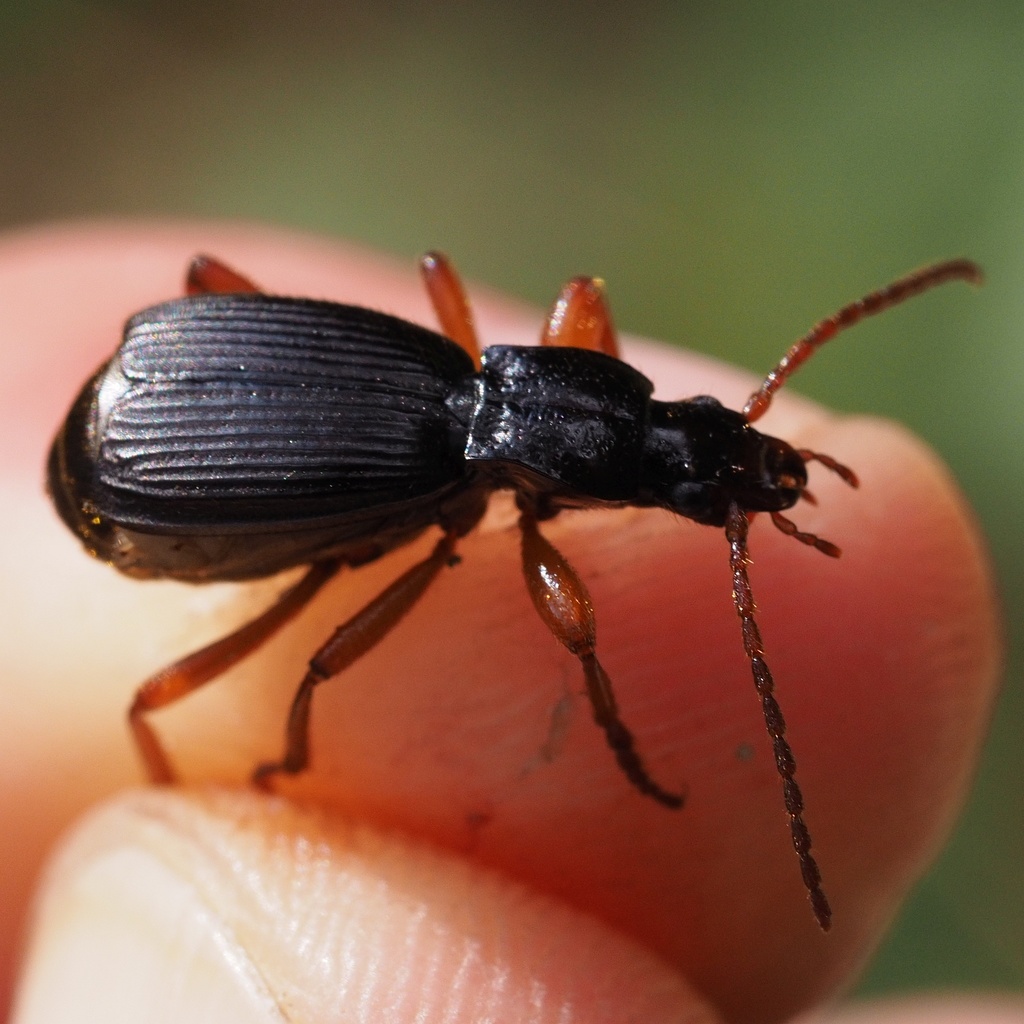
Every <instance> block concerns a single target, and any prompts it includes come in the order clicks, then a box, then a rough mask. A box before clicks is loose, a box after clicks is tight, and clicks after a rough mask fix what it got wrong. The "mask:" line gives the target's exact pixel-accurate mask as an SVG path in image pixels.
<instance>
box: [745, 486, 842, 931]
mask: <svg viewBox="0 0 1024 1024" xmlns="http://www.w3.org/2000/svg"><path fill="white" fill-rule="evenodd" d="M749 525H750V524H749V521H748V519H747V514H746V513H745V512H744V511H743V510H742V509H741V508H740V507H739V506H738V505H737V504H736V503H735V502H734V503H733V504H731V505H730V506H729V514H728V518H727V519H726V523H725V536H726V539H727V540H728V541H729V565H730V567H731V568H732V595H733V601H734V602H735V603H736V613H737V615H739V617H740V623H741V626H742V630H743V650H744V651H745V652H746V655H747V658H748V660H749V661H750V669H751V672H752V673H753V675H754V686H755V687H756V688H757V695H758V696H759V697H760V698H761V711H762V713H763V714H764V723H765V725H766V726H767V728H768V735H769V736H770V737H771V741H772V749H773V751H774V753H775V767H776V769H777V771H778V773H779V776H780V778H781V779H782V793H783V799H784V802H785V805H786V813H787V814H788V815H789V831H790V835H791V837H792V839H793V848H794V849H795V850H796V855H797V857H798V858H799V860H800V873H801V875H802V876H803V880H804V885H805V886H806V888H807V893H808V896H809V897H810V900H811V907H812V909H813V911H814V917H815V919H816V920H817V922H818V924H819V925H820V926H821V929H822V931H828V929H829V926H830V925H831V922H832V908H831V907H830V906H829V903H828V898H827V897H826V896H825V892H824V890H823V889H822V887H821V872H820V871H819V870H818V864H817V862H816V861H815V859H814V856H813V855H812V854H811V834H810V832H809V831H808V830H807V825H806V824H805V823H804V818H803V811H804V798H803V794H802V793H801V792H800V787H799V786H798V785H797V781H796V777H795V776H796V759H795V758H794V757H793V750H792V748H791V747H790V745H789V741H788V740H787V739H786V721H785V719H784V718H783V717H782V711H781V709H780V708H779V703H778V701H777V700H776V699H775V680H774V679H773V678H772V673H771V669H770V668H769V667H768V662H767V661H765V657H764V644H763V643H762V642H761V632H760V630H759V629H758V628H757V623H756V622H755V621H754V611H755V608H756V606H755V604H754V595H753V592H752V591H751V589H750V577H749V576H748V575H747V564H748V563H749V561H750V555H749V552H748V550H747V531H748V528H749Z"/></svg>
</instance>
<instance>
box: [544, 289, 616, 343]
mask: <svg viewBox="0 0 1024 1024" xmlns="http://www.w3.org/2000/svg"><path fill="white" fill-rule="evenodd" d="M540 343H541V344H542V345H562V346H566V347H568V348H588V349H591V350H592V351H594V352H604V354H605V355H609V356H614V357H615V358H616V359H618V358H619V342H618V339H617V338H616V334H615V325H614V324H613V323H612V314H611V311H610V310H609V309H608V303H607V301H606V300H605V297H604V282H603V281H600V280H598V279H597V278H596V277H574V278H573V279H572V280H571V281H569V282H567V283H566V284H565V286H564V287H563V288H562V290H561V292H560V293H559V295H558V298H557V299H555V304H554V305H553V306H552V307H551V312H550V313H548V318H547V321H546V322H545V324H544V330H543V331H542V332H541V336H540Z"/></svg>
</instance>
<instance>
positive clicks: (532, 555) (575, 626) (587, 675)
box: [519, 512, 683, 808]
mask: <svg viewBox="0 0 1024 1024" xmlns="http://www.w3.org/2000/svg"><path fill="white" fill-rule="evenodd" d="M519 526H520V529H521V531H522V535H523V575H524V576H525V578H526V587H527V590H528V591H529V593H530V598H531V599H532V600H533V604H534V607H535V608H536V609H537V612H538V614H539V615H540V617H541V619H542V620H543V621H544V624H545V625H546V626H547V627H548V629H549V630H551V633H552V635H553V636H554V637H555V639H556V640H558V641H559V642H560V643H561V644H563V645H564V646H565V647H566V648H567V649H568V650H569V651H570V653H572V654H574V655H575V656H576V657H577V658H578V659H579V661H580V665H581V667H582V668H583V678H584V681H585V682H586V686H587V696H588V697H589V698H590V703H591V707H592V708H593V712H594V720H595V721H596V722H597V724H598V725H599V726H601V728H602V729H603V730H604V734H605V737H606V739H607V740H608V745H609V746H610V747H611V748H612V752H613V753H614V754H615V759H616V760H617V761H618V763H619V767H620V768H621V769H622V771H623V772H624V773H625V775H626V778H628V779H629V781H630V782H631V783H632V784H633V785H634V786H635V787H636V788H637V789H638V790H639V791H640V792H641V793H643V794H644V795H645V796H649V797H651V798H652V799H653V800H657V801H658V803H660V804H663V805H664V806H666V807H672V808H677V807H682V805H683V796H682V795H681V794H678V793H671V792H669V791H668V790H666V789H663V788H662V787H661V786H659V785H658V783H657V782H655V781H654V779H652V778H651V776H650V774H649V773H648V771H647V768H646V767H645V766H644V763H643V760H642V759H641V757H640V755H639V753H638V752H637V749H636V741H635V740H634V738H633V734H632V733H631V732H630V731H629V729H628V728H627V727H626V725H625V723H624V722H623V721H622V718H621V717H620V715H619V709H618V705H617V704H616V701H615V693H614V691H613V690H612V682H611V679H609V678H608V674H607V673H606V672H605V670H604V668H602V666H601V663H600V662H599V661H598V660H597V655H596V653H595V650H594V648H595V643H596V627H595V621H594V611H593V608H592V606H591V603H590V595H589V594H588V593H587V588H586V587H585V586H584V584H583V581H582V580H581V579H580V578H579V576H578V575H577V574H576V571H575V570H574V569H573V568H572V566H570V565H569V563H568V562H567V561H566V560H565V558H564V557H563V556H562V555H561V554H560V553H559V552H558V550H557V549H556V548H555V547H554V545H552V544H551V543H550V542H549V541H548V540H546V539H545V538H544V537H543V536H542V535H541V532H540V530H539V529H538V528H537V520H536V517H535V516H534V515H533V513H532V512H523V513H522V515H521V516H520V519H519Z"/></svg>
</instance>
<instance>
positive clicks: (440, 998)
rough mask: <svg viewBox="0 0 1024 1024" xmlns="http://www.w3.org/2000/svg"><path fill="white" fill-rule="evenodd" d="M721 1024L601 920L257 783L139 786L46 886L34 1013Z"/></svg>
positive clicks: (66, 852) (29, 1001)
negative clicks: (245, 786) (185, 788)
mask: <svg viewBox="0 0 1024 1024" xmlns="http://www.w3.org/2000/svg"><path fill="white" fill-rule="evenodd" d="M83 1008H85V1012H86V1013H87V1014H88V1019H97V1020H103V1021H104V1022H105V1024H116V1022H117V1021H121V1020H125V1021H128V1020H132V1021H134V1020H141V1019H150V1018H152V1017H154V1016H160V1017H161V1018H166V1019H175V1020H200V1019H203V1020H229V1019H245V1020H253V1021H280V1020H283V1019H289V1020H291V1019H303V1020H336V1019H342V1018H344V1019H346V1020H349V1019H351V1020H365V1021H375V1020H387V1021H390V1022H394V1024H401V1022H403V1021H409V1022H413V1021H415V1022H418V1024H430V1022H432V1021H438V1022H440V1021H445V1022H449V1024H459V1022H462V1021H465V1022H466V1024H472V1022H476V1021H480V1020H485V1019H486V1020H525V1019H527V1018H528V1019H530V1020H531V1021H537V1022H538V1024H543V1022H545V1021H550V1022H552V1024H554V1022H557V1021H563V1020H567V1019H572V1020H579V1021H581V1022H588V1024H591V1022H592V1024H603V1022H607V1024H624V1022H630V1021H635V1022H637V1024H639V1022H644V1024H657V1022H661V1021H664V1022H665V1024H668V1022H669V1021H672V1022H676V1021H680V1020H687V1021H693V1022H698V1021H706V1022H708V1024H713V1022H714V1021H715V1020H716V1019H717V1018H716V1017H715V1015H714V1014H713V1013H712V1012H711V1011H710V1009H709V1008H708V1006H707V1004H706V1003H705V1002H704V1001H703V1000H702V999H701V998H700V997H699V996H698V995H697V994H696V993H695V992H694V991H693V990H692V989H691V988H690V987H689V986H688V985H687V984H686V983H685V982H684V981H682V979H680V978H679V977H678V976H677V975H676V974H675V973H674V972H672V971H671V970H669V969H668V968H667V967H666V966H665V965H663V964H662V963H660V962H659V961H657V960H656V959H655V958H654V957H652V956H651V955H650V954H649V953H647V952H645V951H644V950H642V949H641V948H640V947H638V946H636V945H634V944H632V943H631V942H629V941H628V940H625V939H623V938H621V937H620V936H617V935H615V934H613V933H612V932H611V931H609V930H608V929H607V928H606V927H604V926H603V925H600V924H599V923H598V922H597V921H595V920H593V919H591V918H588V917H586V916H585V915H581V914H579V913H577V912H575V911H572V910H570V909H568V908H566V907H564V906H561V905H559V904H558V903H556V902H554V901H552V900H548V899H545V898H543V897H539V896H536V895H534V894H531V893H528V892H527V891H525V890H523V889H522V888H520V887H519V886H517V885H515V884H514V883H511V882H509V881H507V880H505V879H503V878H501V877H499V876H497V875H494V874H492V873H489V872H486V871H482V870H478V869H474V868H471V867H469V866H467V865H466V864H465V863H464V862H461V861H457V860H455V859H453V858H450V857H447V856H445V855H443V854H440V853H438V852H436V851H432V850H430V849H428V848H426V847H422V846H417V845H415V844H411V843H408V842H406V841H403V840H401V839H398V838H397V837H395V836H388V835H383V834H380V833H378V832H374V831H373V830H371V829H368V828H366V827H363V826H357V825H353V824H351V823H348V822H346V821H343V820H340V819H337V818H330V817H327V816H325V815H323V814H322V813H319V812H312V811H308V810H303V809H300V808H298V807H296V806H294V805H291V804H286V803H284V802H282V801H280V800H275V799H272V798H266V797H261V796H258V795H256V794H253V793H241V792H228V791H193V792H190V793H180V792H171V791H168V790H162V791H146V792H136V793H131V794H127V795H125V796H122V797H120V798H119V799H118V800H116V801H115V802H113V803H111V804H108V805H106V806H105V807H103V808H100V809H99V810H98V811H95V812H93V813H92V814H91V815H90V817H89V818H88V819H86V820H85V821H84V822H83V823H82V824H81V825H79V827H78V829H77V830H76V832H75V834H74V835H73V836H72V837H71V839H70V840H69V841H68V843H67V844H66V845H65V846H64V848H63V849H62V851H61V853H60V855H59V856H58V858H57V859H56V861H55V863H54V865H53V867H52V868H51V870H50V872H49V875H48V878H47V883H46V886H45V888H44V890H43V893H42V896H41V900H40V905H39V910H38V913H37V916H36V926H35V930H34V935H33V940H32V944H31V947H30V955H29V959H28V968H27V971H26V974H25V978H24V980H23V983H22V988H21V991H20V995H19V1000H18V1007H17V1012H16V1014H15V1018H14V1019H15V1020H16V1021H17V1022H18V1024H36V1022H39V1024H44V1022H49V1021H53V1020H65V1019H71V1018H72V1017H73V1018H74V1019H76V1020H81V1019H85V1018H83V1016H82V1010H83Z"/></svg>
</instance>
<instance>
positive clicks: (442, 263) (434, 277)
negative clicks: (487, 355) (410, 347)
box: [420, 252, 480, 370]
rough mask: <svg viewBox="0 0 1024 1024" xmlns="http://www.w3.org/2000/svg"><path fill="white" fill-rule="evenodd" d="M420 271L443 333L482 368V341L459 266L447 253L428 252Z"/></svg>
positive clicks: (421, 261)
mask: <svg viewBox="0 0 1024 1024" xmlns="http://www.w3.org/2000/svg"><path fill="white" fill-rule="evenodd" d="M420 274H421V275H422V276H423V283H424V284H425V285H426V286H427V294H428V295H429V296H430V301H431V302H432V303H433V305H434V311H435V312H436V313H437V321H438V323H439V324H440V325H441V333H442V334H444V335H445V336H446V337H448V338H451V340H452V341H454V342H455V343H456V344H457V345H459V346H460V347H461V348H463V349H464V350H465V351H466V352H467V353H468V354H469V357H470V358H471V359H472V360H473V365H474V366H476V368H477V369H478V370H479V369H480V342H479V340H478V338H477V336H476V327H475V325H474V324H473V313H472V310H470V308H469V300H468V299H467V298H466V290H465V289H464V288H463V287H462V281H460V280H459V275H458V274H457V273H456V272H455V268H454V267H453V266H452V265H451V263H450V262H449V260H448V257H447V256H445V255H444V254H443V253H440V252H428V253H427V254H426V256H424V257H423V258H422V259H421V260H420Z"/></svg>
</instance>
